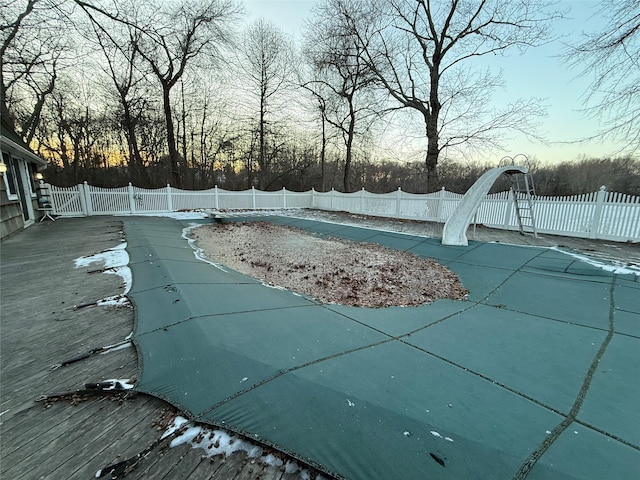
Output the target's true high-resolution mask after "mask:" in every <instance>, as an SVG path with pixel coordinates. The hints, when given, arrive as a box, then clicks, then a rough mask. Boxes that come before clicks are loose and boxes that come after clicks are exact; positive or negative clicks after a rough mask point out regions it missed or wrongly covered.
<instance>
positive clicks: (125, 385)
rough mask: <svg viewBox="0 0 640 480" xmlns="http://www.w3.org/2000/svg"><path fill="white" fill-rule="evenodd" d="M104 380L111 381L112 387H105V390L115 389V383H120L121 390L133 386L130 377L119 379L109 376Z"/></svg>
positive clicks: (129, 388)
mask: <svg viewBox="0 0 640 480" xmlns="http://www.w3.org/2000/svg"><path fill="white" fill-rule="evenodd" d="M104 382H113V387H111V388H106V389H105V390H115V388H116V387H117V384H120V386H121V387H122V389H123V390H131V389H132V388H133V386H134V385H133V383H132V382H131V380H130V379H128V378H126V379H120V378H111V379H109V380H104Z"/></svg>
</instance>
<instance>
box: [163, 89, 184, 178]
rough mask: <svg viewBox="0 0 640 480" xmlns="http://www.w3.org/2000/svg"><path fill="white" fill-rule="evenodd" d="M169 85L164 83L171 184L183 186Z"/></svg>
mask: <svg viewBox="0 0 640 480" xmlns="http://www.w3.org/2000/svg"><path fill="white" fill-rule="evenodd" d="M170 91H171V90H170V87H169V85H166V84H163V85H162V98H163V101H164V118H165V122H166V124H167V147H168V148H169V164H170V168H171V184H172V185H174V186H175V187H178V188H181V187H182V178H181V176H180V154H179V153H178V149H177V147H176V135H175V130H174V127H173V116H172V115H171V98H170V96H169V93H170Z"/></svg>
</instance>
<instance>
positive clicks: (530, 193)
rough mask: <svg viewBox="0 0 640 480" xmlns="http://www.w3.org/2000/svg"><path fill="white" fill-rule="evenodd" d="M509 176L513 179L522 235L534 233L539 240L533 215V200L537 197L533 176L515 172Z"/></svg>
mask: <svg viewBox="0 0 640 480" xmlns="http://www.w3.org/2000/svg"><path fill="white" fill-rule="evenodd" d="M509 176H510V178H511V197H512V198H513V203H514V207H515V210H516V218H517V219H518V228H519V229H520V234H521V235H524V234H525V233H533V236H534V237H536V238H538V230H537V229H536V219H535V216H534V214H533V199H534V197H535V195H536V189H535V185H534V183H533V176H532V175H531V172H526V173H523V172H513V173H510V174H509ZM525 229H527V231H525Z"/></svg>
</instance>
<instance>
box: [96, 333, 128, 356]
mask: <svg viewBox="0 0 640 480" xmlns="http://www.w3.org/2000/svg"><path fill="white" fill-rule="evenodd" d="M129 338H131V335H129V336H128V337H127V338H126V339H125V340H127V339H129ZM129 347H133V343H132V342H131V341H128V342H120V343H115V344H113V345H107V346H106V347H104V348H105V350H104V351H103V352H100V355H106V354H107V353H111V352H117V351H118V350H123V349H125V348H129Z"/></svg>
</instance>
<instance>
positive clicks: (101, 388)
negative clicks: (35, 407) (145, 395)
mask: <svg viewBox="0 0 640 480" xmlns="http://www.w3.org/2000/svg"><path fill="white" fill-rule="evenodd" d="M130 389H131V387H130V386H128V385H125V384H124V382H123V381H120V380H107V381H104V382H89V383H85V384H84V388H80V389H77V390H69V391H64V392H53V393H49V394H43V395H40V396H38V397H36V399H35V401H36V402H48V401H51V400H59V399H62V398H74V397H86V396H91V395H118V394H121V393H124V392H127V391H128V390H130Z"/></svg>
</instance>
